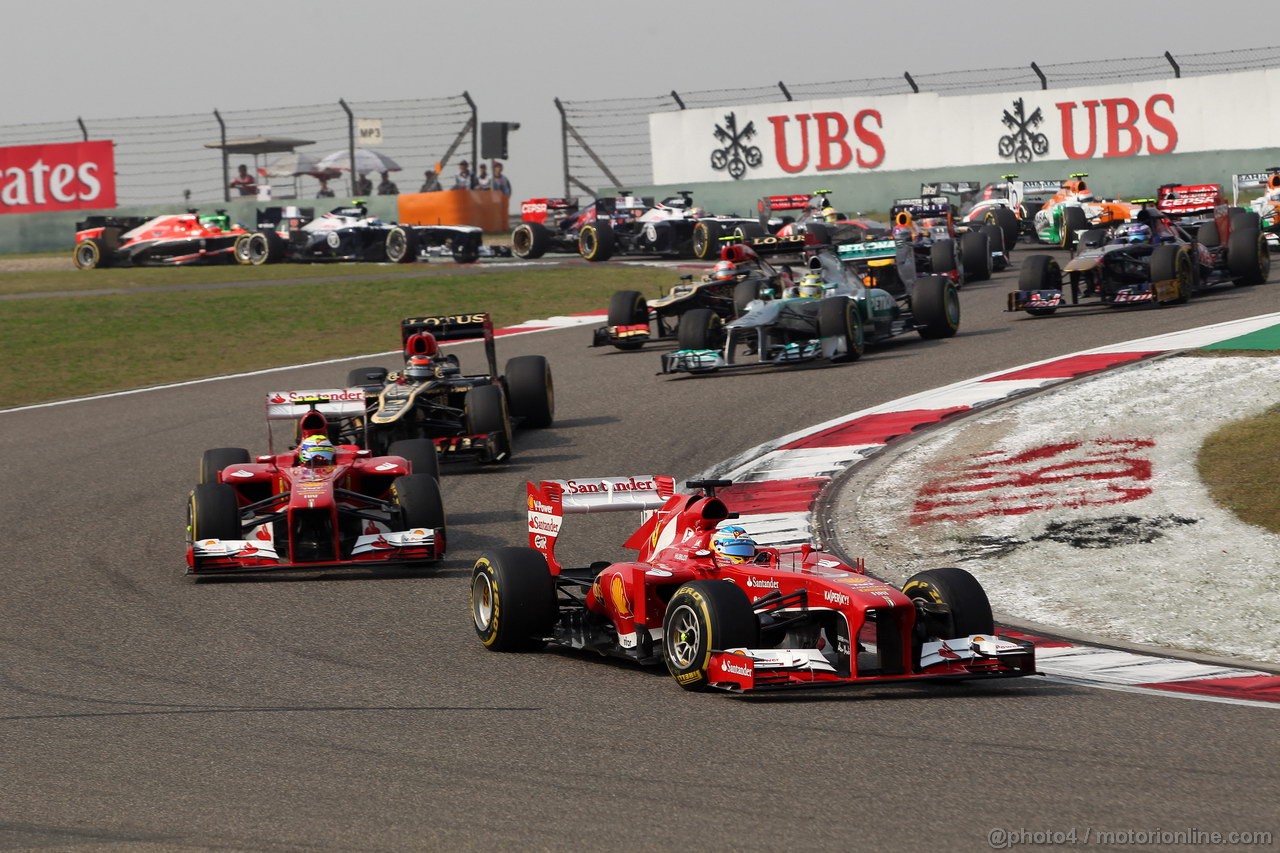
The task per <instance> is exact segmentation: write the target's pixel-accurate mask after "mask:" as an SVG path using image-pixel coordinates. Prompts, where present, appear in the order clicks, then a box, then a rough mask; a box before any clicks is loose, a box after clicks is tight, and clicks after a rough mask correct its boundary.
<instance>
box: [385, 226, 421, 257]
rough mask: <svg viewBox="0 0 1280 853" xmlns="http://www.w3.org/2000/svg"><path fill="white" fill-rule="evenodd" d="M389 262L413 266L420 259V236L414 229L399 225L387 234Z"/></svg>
mask: <svg viewBox="0 0 1280 853" xmlns="http://www.w3.org/2000/svg"><path fill="white" fill-rule="evenodd" d="M386 248H387V260H388V261H391V263H393V264H411V263H413V262H414V261H416V260H417V259H418V235H417V234H416V233H415V232H414V230H413V229H412V228H406V227H405V226H403V225H397V226H396V227H395V228H392V229H391V230H390V231H388V232H387V246H386Z"/></svg>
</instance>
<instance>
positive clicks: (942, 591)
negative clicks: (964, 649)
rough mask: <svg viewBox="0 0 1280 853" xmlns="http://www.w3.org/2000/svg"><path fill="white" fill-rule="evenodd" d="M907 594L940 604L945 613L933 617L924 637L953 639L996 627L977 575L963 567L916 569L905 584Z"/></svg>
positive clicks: (903, 588) (989, 604)
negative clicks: (920, 570)
mask: <svg viewBox="0 0 1280 853" xmlns="http://www.w3.org/2000/svg"><path fill="white" fill-rule="evenodd" d="M902 594H903V595H905V596H906V597H907V598H911V599H915V600H917V601H921V602H924V603H925V604H941V605H943V606H944V608H945V611H946V612H945V613H944V614H941V618H931V619H929V620H926V621H929V622H931V623H933V624H932V625H931V626H930V627H929V628H927V629H926V631H927V633H926V636H925V637H924V639H934V640H950V639H954V638H956V637H967V636H969V635H971V634H990V633H992V632H993V631H994V630H995V620H994V619H993V618H992V615H991V602H990V601H988V600H987V593H986V592H985V591H984V590H983V589H982V584H980V583H978V579H977V578H975V577H974V576H973V575H971V574H969V573H968V572H966V571H965V570H964V569H954V568H946V569H927V570H925V571H923V572H917V573H916V574H914V575H912V576H911V578H910V579H909V580H908V581H907V582H906V584H904V585H903V587H902Z"/></svg>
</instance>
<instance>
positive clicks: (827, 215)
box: [822, 207, 840, 222]
mask: <svg viewBox="0 0 1280 853" xmlns="http://www.w3.org/2000/svg"><path fill="white" fill-rule="evenodd" d="M839 219H840V213H839V212H838V211H837V210H836V209H835V208H834V207H824V208H822V220H823V221H824V222H837V221H838V220H839Z"/></svg>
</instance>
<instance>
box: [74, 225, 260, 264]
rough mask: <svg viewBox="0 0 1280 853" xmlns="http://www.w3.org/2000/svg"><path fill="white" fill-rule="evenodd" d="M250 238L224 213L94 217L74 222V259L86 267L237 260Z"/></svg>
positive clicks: (206, 262) (221, 262)
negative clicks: (241, 247)
mask: <svg viewBox="0 0 1280 853" xmlns="http://www.w3.org/2000/svg"><path fill="white" fill-rule="evenodd" d="M249 236H250V235H249V232H247V231H245V230H244V229H243V228H241V227H240V226H238V225H233V224H231V220H230V219H229V218H228V217H227V215H226V214H225V213H222V212H218V213H213V214H197V213H195V212H191V213H170V214H166V215H164V216H154V217H145V216H91V217H89V218H88V219H86V220H85V221H83V222H79V223H77V224H76V247H75V250H74V251H73V253H72V260H73V261H74V262H75V265H76V267H77V268H78V269H82V270H91V269H96V268H99V267H127V266H139V267H141V266H157V267H175V266H186V265H189V264H225V263H233V262H235V260H236V251H237V247H239V246H241V245H243V244H244V241H246V240H248V239H249Z"/></svg>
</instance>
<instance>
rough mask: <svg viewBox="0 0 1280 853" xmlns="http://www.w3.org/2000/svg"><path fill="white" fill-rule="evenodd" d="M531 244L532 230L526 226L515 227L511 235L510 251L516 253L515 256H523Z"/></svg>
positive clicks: (527, 252)
mask: <svg viewBox="0 0 1280 853" xmlns="http://www.w3.org/2000/svg"><path fill="white" fill-rule="evenodd" d="M532 246H533V232H532V231H531V229H528V228H517V229H516V231H515V233H514V234H512V235H511V251H513V252H515V253H516V256H517V257H521V258H522V257H524V256H525V255H527V254H529V249H530V248H531V247H532Z"/></svg>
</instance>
